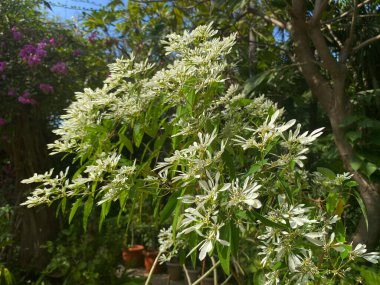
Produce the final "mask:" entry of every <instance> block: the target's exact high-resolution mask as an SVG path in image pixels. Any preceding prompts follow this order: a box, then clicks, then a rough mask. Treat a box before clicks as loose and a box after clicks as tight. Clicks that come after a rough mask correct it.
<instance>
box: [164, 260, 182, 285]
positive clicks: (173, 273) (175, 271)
mask: <svg viewBox="0 0 380 285" xmlns="http://www.w3.org/2000/svg"><path fill="white" fill-rule="evenodd" d="M166 266H167V268H168V274H169V279H170V280H173V281H178V280H182V279H183V275H182V265H181V264H179V263H177V262H166Z"/></svg>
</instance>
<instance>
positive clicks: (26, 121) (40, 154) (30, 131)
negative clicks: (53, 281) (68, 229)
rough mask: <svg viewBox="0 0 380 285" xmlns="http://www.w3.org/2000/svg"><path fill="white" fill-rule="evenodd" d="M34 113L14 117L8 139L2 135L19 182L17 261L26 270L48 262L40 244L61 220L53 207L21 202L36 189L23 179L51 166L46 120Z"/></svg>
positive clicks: (15, 198) (16, 201)
mask: <svg viewBox="0 0 380 285" xmlns="http://www.w3.org/2000/svg"><path fill="white" fill-rule="evenodd" d="M34 115H36V114H31V113H29V112H25V113H23V114H22V115H21V114H20V115H18V116H15V117H14V118H13V121H12V123H11V124H12V125H11V127H12V134H11V135H10V137H9V138H7V141H4V139H3V147H4V149H5V150H6V153H7V155H8V156H9V158H10V161H11V165H12V167H13V171H14V176H15V183H16V187H15V188H16V192H15V195H14V197H13V201H12V202H13V203H14V204H15V206H16V211H15V217H14V221H13V226H14V234H15V239H16V243H17V244H18V245H19V248H20V256H19V260H18V261H16V263H18V265H19V266H20V267H21V269H23V270H36V271H40V270H41V269H43V268H44V266H46V263H47V262H48V254H47V252H46V250H44V249H42V248H41V245H43V244H45V243H46V242H47V241H48V240H52V239H54V238H55V237H56V234H57V232H58V223H57V220H56V219H55V211H54V209H52V208H48V207H39V208H38V209H28V208H26V207H20V206H19V205H20V203H21V202H22V201H23V200H24V199H25V198H26V195H27V194H28V193H29V192H30V191H31V190H33V188H32V187H33V186H30V185H25V184H22V183H20V181H21V180H22V179H25V178H28V177H31V176H32V175H33V174H34V173H36V172H38V173H41V172H44V171H46V170H47V168H48V167H49V157H48V154H47V149H46V137H47V134H46V133H44V130H46V122H45V121H43V120H38V118H36V116H34Z"/></svg>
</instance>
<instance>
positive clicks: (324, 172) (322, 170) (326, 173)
mask: <svg viewBox="0 0 380 285" xmlns="http://www.w3.org/2000/svg"><path fill="white" fill-rule="evenodd" d="M317 171H318V172H319V173H321V174H322V175H323V176H325V177H327V178H329V179H331V180H333V179H335V178H336V174H335V173H334V172H333V171H332V170H330V169H328V168H324V167H317Z"/></svg>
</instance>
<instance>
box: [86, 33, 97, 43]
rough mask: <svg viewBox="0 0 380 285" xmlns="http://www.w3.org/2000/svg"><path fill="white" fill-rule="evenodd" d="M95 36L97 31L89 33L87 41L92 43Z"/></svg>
mask: <svg viewBox="0 0 380 285" xmlns="http://www.w3.org/2000/svg"><path fill="white" fill-rule="evenodd" d="M96 36H97V33H95V32H94V33H91V34H90V36H89V37H88V41H89V42H90V43H91V44H93V43H94V42H95V38H96Z"/></svg>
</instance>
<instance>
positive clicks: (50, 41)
mask: <svg viewBox="0 0 380 285" xmlns="http://www.w3.org/2000/svg"><path fill="white" fill-rule="evenodd" d="M49 43H50V44H51V45H52V46H53V47H55V45H56V42H55V38H54V37H53V38H51V39H50V40H49Z"/></svg>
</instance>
